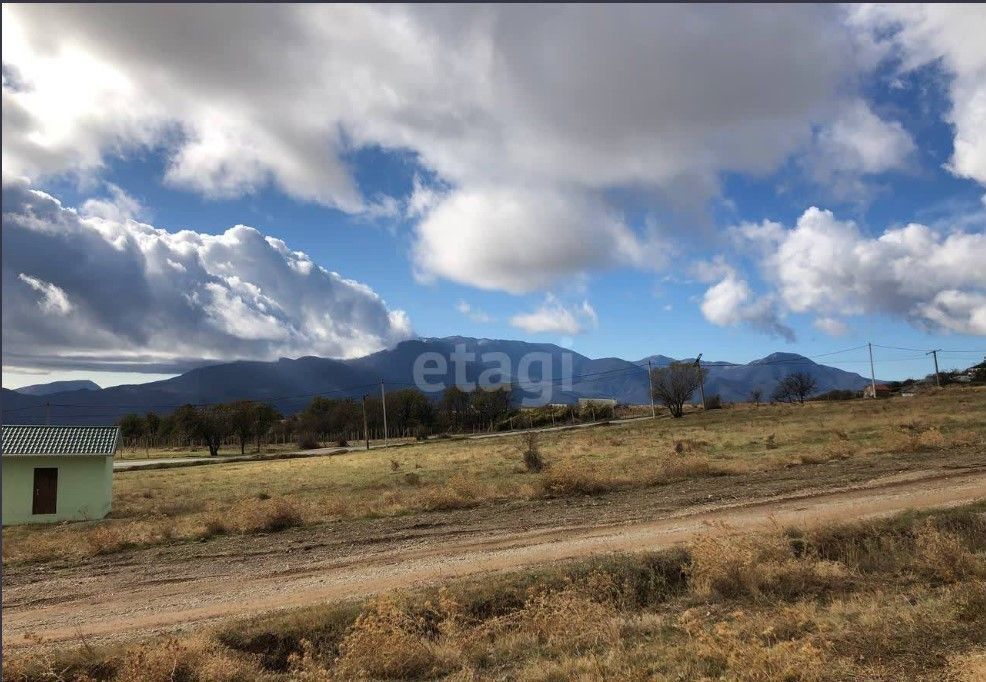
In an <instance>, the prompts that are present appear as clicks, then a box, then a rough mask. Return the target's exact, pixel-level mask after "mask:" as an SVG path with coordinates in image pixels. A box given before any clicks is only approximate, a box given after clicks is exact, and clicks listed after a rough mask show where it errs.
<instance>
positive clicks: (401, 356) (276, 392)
mask: <svg viewBox="0 0 986 682" xmlns="http://www.w3.org/2000/svg"><path fill="white" fill-rule="evenodd" d="M459 345H461V346H462V349H463V351H464V354H465V357H466V358H467V359H468V360H469V361H468V362H467V363H466V364H465V367H464V369H465V372H464V376H461V377H456V376H455V367H454V366H452V365H451V364H448V358H449V357H450V356H451V355H452V353H453V352H454V351H455V349H456V346H459ZM425 353H434V354H436V355H434V356H431V357H432V358H437V357H442V358H445V360H446V364H447V366H446V367H445V370H444V372H439V371H436V370H435V367H436V365H434V364H433V365H430V368H431V369H432V372H431V373H429V374H428V375H427V376H426V377H425V378H426V379H427V380H428V381H429V382H430V383H431V385H432V387H433V388H434V393H433V395H434V396H435V397H436V398H437V397H438V394H439V392H440V391H441V390H442V388H443V387H444V386H446V385H450V384H453V383H455V382H456V381H457V380H461V379H465V380H466V381H469V382H475V381H477V379H479V377H480V376H482V375H483V374H484V373H489V374H487V376H488V378H490V379H492V380H493V381H500V378H499V377H495V376H492V375H493V374H494V373H495V372H494V370H495V369H496V368H498V367H499V366H500V365H502V364H507V365H509V367H510V369H511V373H510V376H506V377H502V380H503V382H504V383H507V382H510V383H514V384H515V386H514V397H515V399H516V400H520V399H521V398H523V397H528V398H531V399H537V398H540V399H541V401H542V402H544V401H549V402H556V403H558V402H574V401H576V400H578V399H579V398H583V397H605V398H615V399H617V400H618V401H620V402H623V403H631V404H645V403H647V402H648V401H649V396H648V393H647V390H648V388H647V370H646V367H647V360H648V358H644V359H642V360H638V361H636V362H630V361H627V360H622V359H620V358H596V359H593V358H589V357H586V356H584V355H581V354H579V353H576V352H574V351H569V350H566V349H564V348H562V347H560V346H556V345H555V344H550V343H543V344H542V343H528V342H526V341H511V340H503V339H476V338H471V337H458V336H454V337H445V338H421V339H414V340H411V341H404V342H402V343H400V344H398V345H397V346H396V347H394V348H391V349H388V350H383V351H380V352H378V353H373V354H372V355H367V356H366V357H362V358H356V359H353V360H331V359H328V358H318V357H304V358H298V359H294V360H292V359H286V358H282V359H280V360H276V361H273V362H254V361H249V362H248V361H238V362H230V363H224V364H218V365H211V366H207V367H200V368H198V369H193V370H191V371H189V372H186V373H185V374H182V375H181V376H178V377H175V378H173V379H167V380H164V381H155V382H152V383H147V384H136V385H130V386H114V387H112V388H105V389H95V390H91V389H89V388H83V389H81V390H80V389H77V390H69V391H59V392H56V393H49V394H46V395H44V396H39V395H25V394H23V393H21V392H19V391H18V392H14V391H9V390H7V389H4V390H3V410H4V415H3V417H4V421H5V422H9V423H31V422H40V421H43V420H44V419H45V403H46V402H47V403H50V405H51V406H50V408H48V409H49V410H50V413H51V421H52V423H95V424H101V423H112V422H114V421H116V420H117V419H118V418H119V417H120V416H122V415H123V414H126V413H128V412H137V413H143V412H147V411H151V410H153V411H155V412H160V413H168V412H171V411H172V410H173V409H175V407H177V406H179V405H182V404H185V403H212V402H226V401H231V400H238V399H245V398H249V399H254V400H263V401H268V402H271V403H273V404H274V405H276V406H277V408H278V409H280V410H281V411H282V412H284V413H285V414H292V413H294V412H297V411H299V410H301V409H302V408H304V406H305V405H307V404H308V402H309V401H310V400H311V398H312V397H313V396H315V395H325V396H328V397H334V398H342V397H359V396H361V395H363V394H370V395H376V394H378V393H379V391H380V380H381V379H383V380H384V381H385V382H386V385H387V389H388V390H395V389H399V388H406V387H411V386H414V385H415V384H414V365H415V361H416V360H417V359H418V358H419V357H421V356H422V355H423V354H425ZM484 353H486V354H491V355H487V360H486V362H480V357H482V355H483V354H484ZM566 354H567V355H566ZM525 359H526V360H525ZM649 359H650V360H651V362H652V363H653V364H654V365H655V366H665V365H667V364H669V363H670V362H672V361H673V359H672V358H669V357H667V356H661V355H655V356H651V357H650V358H649ZM532 360H533V361H532ZM689 361H690V360H689ZM566 365H570V366H569V367H566ZM702 365H703V366H704V367H706V369H707V371H708V376H707V379H706V393H707V394H708V395H713V394H716V393H718V394H719V395H721V396H722V399H723V400H725V401H728V402H735V401H741V400H746V399H747V398H748V397H749V394H750V391H751V390H752V389H753V388H757V387H759V388H761V389H762V390H763V392H764V395H770V393H771V391H773V389H774V387H775V386H776V384H777V382H778V381H779V380H780V379H782V378H783V377H784V376H786V375H787V374H789V373H791V372H795V371H805V372H809V373H810V374H811V375H812V376H814V377H815V378H816V379H817V381H818V392H819V393H822V392H825V391H830V390H832V389H836V388H838V389H853V390H858V389H861V388H862V387H864V386H865V385H866V384H867V383H868V380H867V379H865V378H863V377H861V376H860V375H858V374H854V373H852V372H845V371H843V370H840V369H836V368H834V367H827V366H825V365H819V364H817V363H815V362H813V361H812V360H809V359H808V358H805V357H803V356H800V355H795V354H792V353H775V354H773V355H768V356H767V357H765V358H761V359H760V360H755V361H753V362H751V363H749V364H746V365H738V364H733V363H728V362H716V361H709V362H706V361H705V360H704V359H703V360H702ZM566 370H567V371H568V373H569V374H570V376H571V377H572V380H571V382H570V383H569V382H565V381H563V377H564V374H565V371H566ZM522 373H523V374H522ZM524 374H526V376H524ZM549 378H550V380H551V381H550V384H549V387H550V391H545V390H544V388H545V387H544V386H542V385H538V384H540V382H542V380H547V379H549ZM73 383H74V382H73ZM694 399H697V397H695V398H694Z"/></svg>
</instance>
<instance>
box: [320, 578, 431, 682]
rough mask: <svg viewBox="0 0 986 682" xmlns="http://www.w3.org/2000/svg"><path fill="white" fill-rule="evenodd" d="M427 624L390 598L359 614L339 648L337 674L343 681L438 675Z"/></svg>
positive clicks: (336, 664) (379, 600)
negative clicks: (435, 673)
mask: <svg viewBox="0 0 986 682" xmlns="http://www.w3.org/2000/svg"><path fill="white" fill-rule="evenodd" d="M438 664H439V660H438V658H437V657H436V656H435V654H434V652H433V648H432V646H431V645H430V642H429V641H428V638H427V624H426V623H425V621H424V620H423V619H421V618H415V617H413V616H411V615H410V614H409V613H408V612H407V611H406V610H405V609H404V608H402V607H401V606H400V605H399V604H398V603H397V601H396V600H395V599H394V598H393V597H390V596H384V597H379V598H377V599H376V600H374V601H373V602H372V603H371V604H370V605H369V606H368V607H367V609H366V610H365V611H364V612H363V613H362V614H360V616H359V617H358V618H357V619H356V622H355V623H354V624H353V626H352V627H351V628H350V630H349V632H348V633H347V634H346V637H345V639H343V641H342V643H341V644H340V645H339V656H338V658H337V659H336V661H335V668H334V672H335V673H336V675H338V676H340V677H341V678H342V679H381V678H384V679H404V678H409V677H421V676H423V675H427V674H430V673H434V672H437V670H436V668H437V667H438Z"/></svg>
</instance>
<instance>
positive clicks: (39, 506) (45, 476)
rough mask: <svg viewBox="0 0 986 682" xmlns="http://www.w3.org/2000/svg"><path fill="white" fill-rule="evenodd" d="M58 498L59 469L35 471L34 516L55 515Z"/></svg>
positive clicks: (32, 509) (32, 507)
mask: <svg viewBox="0 0 986 682" xmlns="http://www.w3.org/2000/svg"><path fill="white" fill-rule="evenodd" d="M57 498H58V469H56V468H54V467H51V468H47V467H46V468H44V469H35V470H34V503H33V504H32V505H31V513H32V514H54V513H55V500H56V499H57Z"/></svg>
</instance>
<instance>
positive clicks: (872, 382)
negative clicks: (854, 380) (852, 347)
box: [866, 343, 876, 400]
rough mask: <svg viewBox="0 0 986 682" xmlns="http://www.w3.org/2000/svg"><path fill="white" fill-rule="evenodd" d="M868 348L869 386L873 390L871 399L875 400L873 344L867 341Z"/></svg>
mask: <svg viewBox="0 0 986 682" xmlns="http://www.w3.org/2000/svg"><path fill="white" fill-rule="evenodd" d="M866 345H867V347H868V348H869V349H870V386H871V387H872V390H873V399H874V400H876V370H874V369H873V344H872V343H867V344H866Z"/></svg>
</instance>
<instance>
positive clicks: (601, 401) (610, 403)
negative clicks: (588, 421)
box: [579, 398, 616, 409]
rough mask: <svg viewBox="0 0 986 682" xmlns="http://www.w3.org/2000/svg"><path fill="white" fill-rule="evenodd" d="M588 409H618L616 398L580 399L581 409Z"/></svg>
mask: <svg viewBox="0 0 986 682" xmlns="http://www.w3.org/2000/svg"><path fill="white" fill-rule="evenodd" d="M586 407H603V408H606V407H616V400H615V399H614V398H579V408H580V409H584V408H586Z"/></svg>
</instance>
